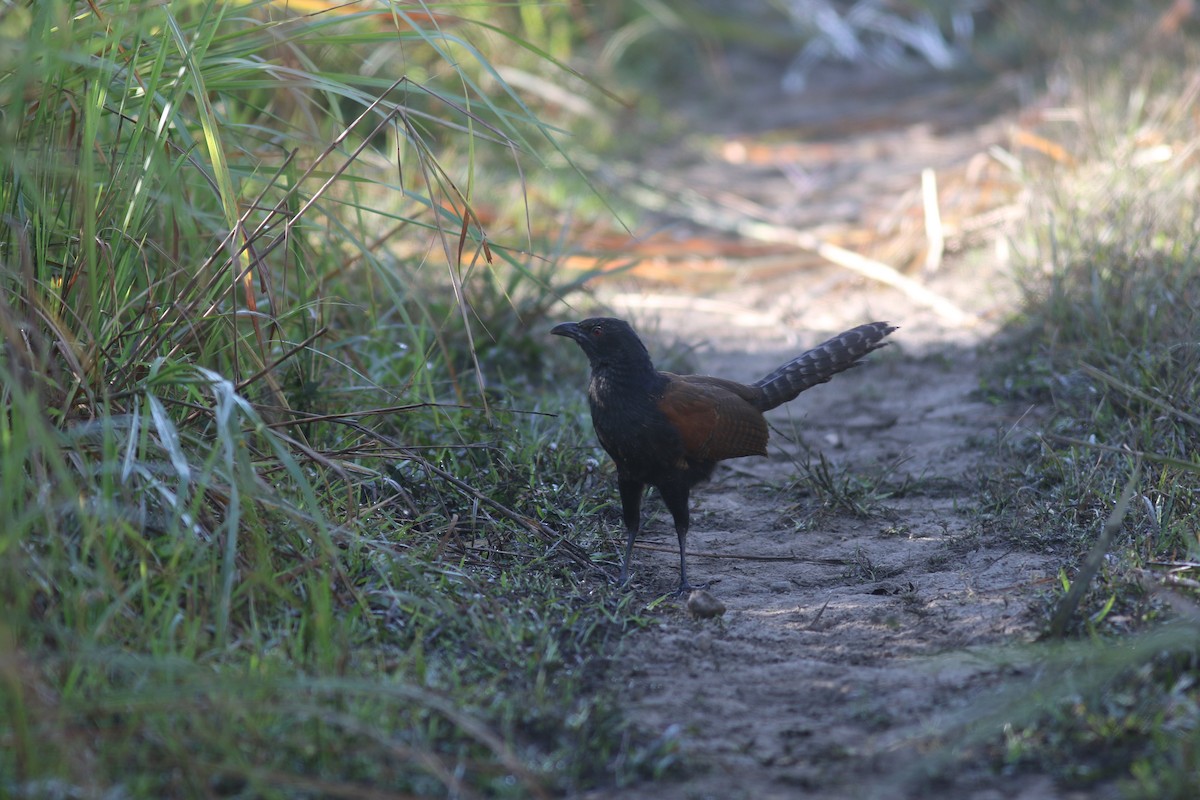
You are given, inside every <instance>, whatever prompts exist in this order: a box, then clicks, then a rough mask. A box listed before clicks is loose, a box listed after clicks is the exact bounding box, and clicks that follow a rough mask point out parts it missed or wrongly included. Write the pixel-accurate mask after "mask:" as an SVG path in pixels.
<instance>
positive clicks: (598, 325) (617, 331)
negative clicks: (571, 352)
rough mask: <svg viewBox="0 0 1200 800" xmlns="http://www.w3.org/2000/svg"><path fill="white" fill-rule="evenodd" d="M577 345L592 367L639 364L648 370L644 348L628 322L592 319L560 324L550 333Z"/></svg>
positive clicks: (600, 318) (612, 319) (648, 362)
mask: <svg viewBox="0 0 1200 800" xmlns="http://www.w3.org/2000/svg"><path fill="white" fill-rule="evenodd" d="M550 333H552V334H554V335H555V336H566V337H567V338H568V339H574V340H575V341H576V342H578V343H579V346H580V348H582V349H583V352H584V353H585V354H586V355H587V357H588V361H589V362H591V364H592V366H593V367H597V366H616V365H618V364H621V365H626V366H631V367H632V366H637V367H641V366H643V365H645V366H649V367H651V368H652V365H651V363H650V354H649V353H648V352H647V351H646V346H645V345H643V344H642V340H641V339H639V338H638V335H637V334H636V333H635V332H634V330H633V328H631V327H630V326H629V323H628V322H626V321H625V320H623V319H614V318H613V317H593V318H592V319H585V320H583V321H582V322H564V323H562V324H561V325H555V326H554V328H552V329H551V330H550Z"/></svg>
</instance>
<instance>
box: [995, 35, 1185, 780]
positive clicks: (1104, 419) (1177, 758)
mask: <svg viewBox="0 0 1200 800" xmlns="http://www.w3.org/2000/svg"><path fill="white" fill-rule="evenodd" d="M1145 22H1146V21H1145V20H1133V19H1129V18H1126V19H1125V24H1124V25H1123V26H1120V27H1119V28H1115V29H1109V30H1108V31H1107V32H1105V33H1102V34H1095V35H1091V36H1089V37H1086V38H1085V39H1084V40H1083V45H1082V47H1080V48H1078V49H1076V50H1073V51H1072V52H1071V54H1070V55H1068V56H1066V57H1065V58H1064V60H1063V61H1062V66H1061V67H1060V69H1061V73H1060V75H1059V76H1058V77H1059V83H1060V85H1063V86H1067V87H1070V88H1069V91H1070V94H1069V96H1068V97H1066V98H1065V99H1064V103H1063V104H1064V107H1065V108H1067V109H1069V110H1070V111H1071V112H1073V113H1072V114H1071V115H1065V116H1064V117H1063V119H1069V120H1070V121H1069V122H1054V123H1046V124H1045V125H1044V126H1043V129H1042V130H1041V133H1043V134H1045V135H1046V136H1047V137H1048V138H1050V139H1052V140H1055V141H1058V142H1061V143H1063V144H1064V145H1065V146H1066V148H1067V150H1068V151H1069V152H1070V153H1071V154H1072V157H1073V158H1072V161H1071V162H1070V163H1043V164H1035V163H1030V164H1029V165H1028V166H1029V168H1030V169H1029V174H1028V176H1027V177H1028V181H1029V187H1030V190H1031V193H1030V197H1031V198H1032V200H1031V213H1030V219H1031V220H1033V221H1035V222H1033V223H1032V224H1031V225H1030V227H1029V230H1028V234H1029V235H1028V238H1027V239H1025V240H1024V241H1023V242H1018V245H1019V249H1020V250H1021V252H1023V253H1024V254H1025V259H1024V271H1023V273H1022V275H1021V283H1022V287H1023V289H1024V291H1025V295H1026V309H1025V312H1024V315H1023V318H1022V319H1021V321H1020V322H1019V324H1018V325H1017V326H1015V328H1014V330H1015V331H1016V332H1017V342H1018V343H1017V349H1016V352H1020V353H1024V354H1028V355H1019V356H1015V357H1014V358H1013V359H1012V361H1011V362H1009V363H1008V364H1007V365H1005V366H1004V368H1003V369H1002V370H998V372H997V374H996V376H995V378H994V382H993V383H994V385H993V387H992V388H994V389H998V390H1000V392H1001V394H1003V395H1005V396H1008V397H1014V398H1021V399H1022V400H1023V401H1029V400H1032V401H1035V402H1037V403H1039V404H1040V405H1042V406H1043V408H1045V409H1047V410H1048V419H1047V421H1046V423H1045V426H1044V432H1043V433H1042V434H1041V435H1040V436H1038V437H1036V438H1030V439H1027V440H1024V441H1022V442H1016V443H1013V444H1011V445H1010V451H1011V455H1013V456H1014V458H1013V459H1011V460H1010V462H1009V463H1013V464H1019V465H1020V466H1019V467H1015V468H1014V469H1013V470H1012V472H1011V473H1010V474H1009V475H1007V476H1005V477H1004V478H1002V479H1000V480H998V481H993V482H991V483H990V485H989V492H992V491H994V490H998V491H997V492H996V494H995V495H994V497H995V498H996V500H997V501H998V502H997V505H996V509H995V510H997V511H998V513H999V515H1000V517H1002V518H1006V519H1007V521H1006V522H1005V523H1004V524H1005V525H1006V527H1008V528H1009V530H1010V532H1011V535H1012V536H1013V537H1014V541H1016V542H1017V543H1019V544H1020V545H1021V546H1023V547H1033V548H1035V549H1040V550H1044V551H1049V552H1054V553H1060V554H1063V555H1064V556H1067V558H1068V561H1069V563H1072V564H1073V565H1074V566H1072V567H1071V568H1069V569H1067V570H1065V571H1064V572H1063V573H1062V574H1061V575H1060V584H1061V585H1060V589H1059V591H1058V592H1056V593H1054V594H1053V595H1051V596H1049V597H1047V602H1046V639H1047V641H1046V642H1045V643H1043V644H1040V645H1036V646H1035V647H1036V650H1035V652H1036V654H1037V655H1036V658H1037V659H1038V661H1039V664H1040V666H1039V668H1038V675H1037V676H1036V677H1035V679H1034V681H1033V686H1032V687H1031V686H1029V685H1027V684H1022V686H1021V688H1020V689H1014V690H1011V691H1006V692H1004V693H1003V694H1002V697H1001V700H1000V701H999V704H1000V705H1003V706H1004V707H1005V708H1004V710H1003V711H1000V710H997V711H996V714H994V715H990V716H989V714H988V713H984V712H982V711H981V712H980V713H979V715H978V718H977V719H976V720H975V722H974V723H972V726H974V725H976V724H977V723H979V722H980V721H981V720H990V722H991V723H995V722H998V721H999V720H1000V718H1001V717H1003V718H1004V719H1006V720H1008V722H1007V725H1006V727H1005V734H1004V737H1003V738H1004V742H1003V745H1002V746H1000V745H997V748H998V749H995V750H992V751H991V752H992V755H993V757H995V758H996V759H997V760H998V761H999V762H1000V763H1001V764H1002V765H1003V769H1005V770H1008V771H1017V772H1019V771H1020V770H1022V769H1028V768H1036V769H1038V770H1043V771H1047V772H1049V773H1050V774H1052V775H1054V776H1055V777H1056V778H1057V779H1059V780H1060V781H1061V782H1062V783H1063V784H1066V785H1067V786H1071V787H1077V788H1079V787H1089V786H1094V785H1097V784H1107V785H1115V786H1116V787H1118V788H1119V790H1120V791H1121V792H1122V794H1124V795H1125V796H1129V797H1147V798H1149V797H1180V798H1182V797H1190V796H1191V795H1192V793H1194V787H1195V786H1196V784H1197V781H1200V761H1198V760H1197V759H1196V755H1195V754H1196V753H1197V752H1200V737H1198V735H1197V731H1198V730H1200V728H1198V727H1197V725H1196V721H1197V718H1198V717H1197V709H1198V708H1200V691H1198V690H1197V687H1196V685H1195V680H1194V676H1195V670H1196V657H1197V652H1198V650H1197V641H1196V637H1195V626H1196V623H1197V620H1200V616H1198V615H1197V611H1196V609H1197V605H1196V601H1197V600H1198V599H1200V592H1198V591H1197V589H1198V588H1200V581H1197V578H1200V571H1198V570H1200V568H1198V567H1197V566H1196V564H1197V561H1198V560H1200V539H1198V538H1197V535H1196V531H1197V530H1200V506H1197V505H1196V503H1195V501H1194V500H1195V496H1196V494H1197V490H1198V489H1200V462H1198V461H1197V459H1196V455H1195V453H1196V444H1197V442H1198V441H1200V424H1198V423H1200V419H1197V418H1196V417H1195V416H1194V415H1193V414H1192V413H1191V412H1192V410H1193V409H1194V408H1195V407H1196V399H1197V397H1198V396H1200V371H1198V370H1197V365H1198V361H1197V356H1198V355H1200V348H1198V345H1197V342H1196V327H1195V319H1196V314H1197V311H1198V310H1200V260H1198V259H1197V253H1198V251H1197V247H1198V245H1200V239H1198V238H1197V233H1196V230H1197V228H1196V222H1197V219H1196V206H1195V203H1194V198H1195V196H1196V195H1195V192H1196V189H1197V188H1198V187H1197V186H1196V179H1197V178H1196V173H1195V170H1194V169H1191V168H1190V166H1189V164H1190V155H1189V154H1190V153H1191V152H1192V148H1193V147H1194V146H1195V143H1196V142H1197V141H1200V132H1198V131H1197V130H1196V127H1195V120H1194V118H1193V117H1192V116H1191V115H1190V113H1189V112H1188V111H1187V109H1189V108H1190V107H1191V102H1192V101H1191V98H1192V96H1193V94H1194V87H1192V86H1190V85H1189V84H1188V83H1187V81H1186V79H1185V78H1184V73H1182V72H1180V71H1179V69H1178V67H1179V65H1180V64H1196V63H1200V61H1198V58H1200V53H1198V52H1197V51H1196V49H1195V47H1194V46H1193V44H1191V43H1189V42H1187V41H1186V40H1185V39H1184V38H1183V37H1173V38H1169V39H1162V40H1158V39H1154V38H1153V34H1152V33H1150V32H1149V31H1148V30H1147V28H1146V25H1145ZM1051 27H1052V26H1051ZM1115 30H1121V31H1123V33H1122V34H1120V35H1122V36H1126V37H1128V38H1130V39H1134V40H1140V41H1142V42H1143V44H1142V45H1139V46H1135V47H1132V48H1131V49H1130V51H1129V52H1128V53H1127V54H1126V55H1125V56H1123V57H1122V58H1120V59H1118V62H1116V63H1114V62H1113V61H1111V60H1108V59H1107V58H1105V57H1101V56H1100V54H1101V53H1104V52H1107V53H1111V52H1113V51H1112V47H1113V39H1114V37H1116V36H1118V34H1117V33H1115V32H1114V31H1115ZM1140 37H1145V38H1140ZM1151 42H1153V44H1152V45H1151ZM1150 50H1153V51H1154V52H1153V54H1152V55H1148V53H1149V51H1150ZM1139 465H1140V466H1139ZM1089 551H1090V555H1089ZM1167 620H1170V621H1169V622H1165V624H1164V621H1167ZM1062 636H1066V637H1067V639H1068V640H1069V641H1068V643H1066V644H1060V643H1057V642H1056V640H1057V639H1059V638H1060V637H1062ZM1031 698H1032V699H1031ZM983 727H984V726H982V725H980V726H978V728H977V729H978V730H982V729H983Z"/></svg>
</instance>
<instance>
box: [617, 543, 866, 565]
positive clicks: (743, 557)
mask: <svg viewBox="0 0 1200 800" xmlns="http://www.w3.org/2000/svg"><path fill="white" fill-rule="evenodd" d="M633 546H634V547H636V548H637V549H639V550H650V551H651V552H655V553H677V552H679V551H678V550H677V549H675V548H674V547H662V546H660V545H656V544H646V543H645V542H634V543H633ZM687 554H688V557H689V558H692V557H695V558H719V559H727V560H732V561H789V562H803V563H807V564H826V565H829V566H838V567H840V566H845V565H846V564H850V563H852V562H850V561H848V560H846V559H844V558H808V557H805V556H755V555H747V554H744V553H708V552H704V551H701V552H696V551H695V550H691V549H689V550H688V553H687Z"/></svg>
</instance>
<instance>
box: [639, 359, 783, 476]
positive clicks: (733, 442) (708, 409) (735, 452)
mask: <svg viewBox="0 0 1200 800" xmlns="http://www.w3.org/2000/svg"><path fill="white" fill-rule="evenodd" d="M666 374H667V375H668V377H670V378H671V382H670V383H668V384H667V388H666V391H664V392H663V396H662V399H661V400H659V402H658V408H659V410H660V411H662V413H663V414H665V415H666V417H667V419H668V420H670V422H671V424H672V426H674V428H675V429H676V430H677V431H679V435H680V437H681V438H682V439H683V449H684V453H685V454H686V455H687V457H688V458H689V459H694V460H697V461H720V460H721V459H725V458H737V457H739V456H765V455H766V454H767V422H766V420H764V419H763V415H762V412H761V411H759V410H758V409H757V408H755V407H754V401H755V399H756V398H757V396H758V394H759V393H760V392H761V390H760V389H757V388H755V387H751V386H745V385H743V384H740V383H735V382H734V381H727V380H723V379H721V378H710V377H707V376H703V375H686V376H679V375H671V374H670V373H666Z"/></svg>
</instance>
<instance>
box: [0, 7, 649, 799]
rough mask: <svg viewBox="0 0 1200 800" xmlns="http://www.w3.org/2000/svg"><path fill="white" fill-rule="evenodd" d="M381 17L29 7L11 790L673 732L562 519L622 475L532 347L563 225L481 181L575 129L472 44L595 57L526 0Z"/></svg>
mask: <svg viewBox="0 0 1200 800" xmlns="http://www.w3.org/2000/svg"><path fill="white" fill-rule="evenodd" d="M515 8H516V9H517V11H519V13H522V14H524V13H526V9H525V8H524V6H523V5H521V4H518V6H517V7H515ZM359 9H360V6H341V5H336V6H335V5H333V4H324V3H297V2H293V3H292V4H290V5H289V4H287V3H266V2H246V3H228V2H213V1H211V0H210V1H208V2H204V1H202V0H184V1H182V2H173V3H160V2H135V1H133V0H128V1H127V2H110V3H86V4H83V3H76V2H68V1H67V0H46V1H45V2H38V3H33V4H28V5H12V6H10V7H8V8H7V9H6V10H5V11H4V12H2V14H0V142H3V145H2V147H0V166H2V177H0V209H2V213H3V223H2V224H0V333H2V335H3V349H2V350H0V383H2V388H0V603H2V604H3V611H4V613H3V614H2V615H0V795H4V796H16V797H42V796H63V797H68V796H70V797H75V796H80V797H83V796H87V797H92V796H114V797H115V796H122V797H180V796H198V795H203V796H292V795H302V796H348V797H361V796H381V795H383V794H386V795H388V796H391V795H393V794H395V795H398V796H413V795H439V794H447V795H454V796H464V797H470V796H478V795H498V796H521V797H526V796H542V795H544V794H546V793H547V792H549V791H554V790H560V789H564V788H570V787H578V786H585V785H589V784H591V783H594V782H596V781H599V780H613V779H614V776H615V778H616V779H620V777H621V776H622V775H627V774H635V773H637V772H638V771H639V770H642V769H643V768H645V769H654V768H656V766H655V765H657V764H661V763H662V762H661V760H660V759H661V758H668V759H669V757H670V754H669V753H666V754H663V753H659V752H658V751H657V750H655V749H654V748H653V747H650V748H643V747H642V746H641V745H640V744H639V743H638V742H637V741H636V740H633V739H630V737H629V736H628V735H627V734H626V732H625V731H624V729H623V727H622V723H621V720H620V716H619V714H618V713H617V711H616V709H615V707H614V706H613V704H612V701H611V698H610V697H609V695H608V694H607V693H605V692H603V691H599V690H596V689H595V687H594V685H593V683H594V681H595V669H596V665H597V664H600V665H602V664H603V659H602V658H596V657H595V656H596V655H597V654H603V653H606V652H610V650H611V647H612V645H613V642H614V641H615V639H616V637H617V636H618V635H619V634H620V632H621V631H622V630H624V629H626V628H628V627H629V626H630V625H632V624H636V622H637V618H636V614H635V613H634V611H633V610H632V609H631V608H630V606H629V604H628V601H627V600H625V599H623V598H621V597H619V596H618V595H616V594H610V593H609V591H608V589H607V582H606V581H605V579H604V576H603V574H602V572H601V571H600V570H599V569H598V568H597V567H596V566H595V565H593V563H592V560H591V559H590V558H589V557H588V555H587V554H586V552H585V551H584V550H583V549H581V548H579V547H578V546H577V545H576V544H574V543H573V542H572V541H570V540H568V539H566V538H565V537H564V536H563V533H564V532H565V530H566V528H567V527H568V525H567V523H568V522H572V523H576V528H578V525H577V523H578V520H580V519H583V518H589V517H593V516H595V513H594V512H597V511H599V510H601V509H602V507H603V506H604V505H605V501H604V499H603V498H601V497H600V495H599V494H598V492H597V490H596V488H595V486H594V477H593V476H592V475H591V470H590V468H589V467H588V458H589V457H590V456H592V455H593V452H592V449H591V446H590V445H589V444H586V443H585V440H583V439H582V432H581V430H582V429H581V427H580V426H579V425H578V424H577V423H578V420H577V419H576V418H575V416H577V414H578V413H580V412H579V409H578V408H575V409H574V411H573V413H572V415H571V418H570V419H565V420H562V421H560V420H559V419H557V418H555V417H552V416H546V415H544V413H543V412H544V409H543V407H542V405H543V401H542V400H540V399H538V398H539V396H540V397H545V396H547V395H549V396H551V397H554V398H555V399H554V403H555V405H557V403H558V400H559V398H558V397H557V395H555V394H554V393H553V392H551V391H549V390H548V389H547V379H548V378H549V377H550V375H549V370H548V368H547V367H545V366H543V365H542V359H541V358H540V357H539V351H538V347H539V345H537V344H536V340H534V339H532V338H531V337H529V336H528V335H527V331H528V330H529V327H530V326H531V325H532V324H534V323H536V322H537V321H538V320H539V319H540V318H541V317H542V315H544V314H545V312H546V311H547V309H548V307H549V306H550V304H551V303H552V302H553V300H554V299H555V298H556V297H558V296H560V295H561V294H562V293H565V292H568V291H570V290H571V289H572V288H573V286H575V285H576V284H573V283H569V282H565V281H563V280H560V279H558V278H557V277H556V273H555V272H554V270H553V264H552V262H549V261H546V260H544V259H541V258H539V257H537V256H536V255H535V251H537V250H538V249H539V247H540V243H541V242H544V241H546V237H547V236H548V235H549V236H561V234H562V231H561V230H558V229H556V228H555V226H554V225H550V226H543V225H540V223H537V222H534V221H535V220H540V219H541V216H540V215H539V207H538V206H537V205H536V204H537V202H538V200H537V198H531V197H530V195H529V194H528V193H526V192H525V191H524V190H523V187H524V184H523V183H522V182H520V181H517V182H513V183H504V184H498V185H497V186H496V188H495V190H494V191H492V187H491V186H485V185H484V184H483V182H482V181H483V177H482V176H503V175H521V174H526V173H529V172H531V171H535V170H536V169H537V168H538V167H539V165H540V164H541V163H542V162H541V158H542V156H543V155H544V154H547V153H548V154H550V157H552V158H554V159H558V160H559V161H566V160H567V156H566V150H565V149H564V148H563V146H562V136H561V131H560V129H559V128H558V127H556V126H555V125H553V124H551V123H548V122H546V121H544V120H543V119H542V118H541V117H540V116H539V114H538V109H539V108H542V107H544V106H539V105H538V104H537V103H532V102H529V101H527V100H526V98H525V97H524V96H523V95H522V94H521V92H519V91H517V90H516V89H515V88H514V87H513V86H512V85H510V84H509V83H508V82H507V81H506V80H505V79H504V69H502V68H501V66H502V65H501V63H500V62H493V61H491V60H489V56H488V53H487V52H486V51H484V50H482V49H480V47H479V46H478V45H477V42H491V41H494V40H495V38H496V37H499V39H500V40H502V41H503V42H505V43H506V48H500V52H502V53H503V54H504V55H505V56H506V58H507V61H505V62H504V63H505V64H507V65H510V66H509V67H505V68H513V69H515V67H511V65H513V64H518V65H526V66H527V65H528V64H530V63H532V64H537V65H540V68H541V69H542V71H543V72H544V73H545V74H546V75H550V76H555V75H566V76H567V77H568V78H569V80H570V81H578V80H580V76H578V75H576V74H574V73H570V72H569V71H567V70H565V67H564V65H563V63H562V62H561V60H559V59H556V58H555V57H554V56H553V55H552V54H551V52H550V50H551V49H552V48H549V45H548V44H547V43H546V40H545V39H542V40H537V39H535V38H523V37H524V36H525V33H527V32H528V31H525V32H524V33H523V32H521V29H520V28H519V27H517V28H506V27H505V26H506V25H508V24H509V23H510V22H511V14H512V13H514V8H510V7H507V6H505V7H502V8H501V9H500V10H498V11H496V12H495V13H496V16H494V17H486V16H485V15H483V14H482V13H481V12H480V10H479V9H478V8H474V10H473V11H472V13H474V14H475V15H476V18H475V19H467V18H464V17H461V16H455V15H454V13H453V11H454V9H439V8H436V7H428V6H420V7H419V11H418V10H417V7H414V6H409V5H404V4H399V3H379V4H366V5H365V7H361V10H359ZM298 12H303V13H298ZM347 12H352V13H347ZM505 15H510V16H505ZM527 27H528V26H527ZM513 30H515V31H517V32H516V33H513V32H510V31H513ZM561 35H563V36H565V35H567V34H566V33H562V34H561ZM544 80H550V78H545V79H544ZM485 189H486V191H485ZM497 196H499V197H502V198H503V201H504V202H503V203H500V204H489V202H487V201H486V200H483V199H481V198H485V197H497ZM498 205H502V206H505V207H507V208H508V209H509V211H508V212H506V214H500V213H498V212H496V211H495V209H496V207H497V206H498ZM489 209H490V210H489ZM512 209H515V210H516V211H515V213H513V212H512ZM485 212H486V213H485ZM556 224H560V223H556ZM497 228H498V229H499V230H500V231H501V233H500V234H499V235H496V236H493V234H492V231H493V230H495V229H497ZM534 389H536V390H537V391H536V392H535V391H533V390H534ZM546 405H550V404H546ZM582 512H587V513H586V514H585V513H582ZM573 533H574V534H575V535H577V536H583V537H584V538H585V539H586V538H587V537H589V536H594V535H595V531H594V530H591V531H589V530H586V529H584V530H576V531H573ZM592 544H595V542H592Z"/></svg>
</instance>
